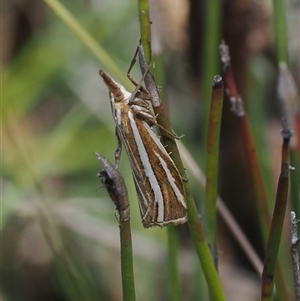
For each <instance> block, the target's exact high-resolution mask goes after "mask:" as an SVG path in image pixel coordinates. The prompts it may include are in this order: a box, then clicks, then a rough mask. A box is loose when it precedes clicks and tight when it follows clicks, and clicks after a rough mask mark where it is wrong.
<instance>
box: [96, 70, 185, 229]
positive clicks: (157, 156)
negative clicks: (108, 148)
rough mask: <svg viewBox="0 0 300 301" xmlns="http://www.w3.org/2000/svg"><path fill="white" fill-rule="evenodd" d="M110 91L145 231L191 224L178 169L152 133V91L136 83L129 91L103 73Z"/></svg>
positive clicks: (154, 120)
mask: <svg viewBox="0 0 300 301" xmlns="http://www.w3.org/2000/svg"><path fill="white" fill-rule="evenodd" d="M99 73H100V75H101V77H102V78H103V80H104V82H105V84H106V86H107V88H108V90H109V97H110V103H111V110H112V115H113V118H114V120H115V123H116V135H117V137H118V140H119V147H118V149H117V150H116V153H115V158H116V166H118V162H119V160H120V155H121V147H122V146H121V144H123V146H124V147H125V150H126V152H127V155H128V158H129V161H130V165H131V169H132V174H133V180H134V184H135V188H136V191H137V196H138V200H139V208H140V213H141V217H142V223H143V226H144V227H145V228H149V227H152V226H160V227H163V226H166V225H168V224H173V225H178V224H183V223H185V222H186V221H187V205H186V197H185V191H184V187H183V182H182V178H181V176H180V174H179V171H178V169H177V167H176V166H175V164H174V162H173V161H172V159H171V158H170V156H169V154H168V153H167V151H166V150H165V148H164V147H163V145H162V143H161V142H160V140H159V139H158V137H157V135H156V134H155V133H154V131H153V130H152V127H153V126H154V125H157V121H156V116H155V115H154V114H153V112H152V111H151V107H150V105H149V103H148V101H149V100H151V95H150V94H149V92H148V91H147V90H146V89H145V88H143V87H142V86H139V85H137V83H135V82H134V83H135V84H136V86H137V88H136V90H135V91H134V92H133V93H131V92H128V91H127V90H126V89H125V88H124V87H123V86H122V85H120V84H119V83H117V82H116V81H114V80H113V79H112V78H111V77H110V76H109V75H108V74H107V73H105V72H104V71H102V70H100V72H99Z"/></svg>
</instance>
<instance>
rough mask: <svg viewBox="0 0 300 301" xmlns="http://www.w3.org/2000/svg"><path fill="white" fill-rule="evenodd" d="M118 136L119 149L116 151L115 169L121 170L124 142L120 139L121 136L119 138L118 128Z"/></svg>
mask: <svg viewBox="0 0 300 301" xmlns="http://www.w3.org/2000/svg"><path fill="white" fill-rule="evenodd" d="M116 136H117V139H118V147H117V149H116V150H115V167H116V169H118V168H119V163H120V159H121V154H122V141H121V139H120V136H119V133H118V130H117V128H116Z"/></svg>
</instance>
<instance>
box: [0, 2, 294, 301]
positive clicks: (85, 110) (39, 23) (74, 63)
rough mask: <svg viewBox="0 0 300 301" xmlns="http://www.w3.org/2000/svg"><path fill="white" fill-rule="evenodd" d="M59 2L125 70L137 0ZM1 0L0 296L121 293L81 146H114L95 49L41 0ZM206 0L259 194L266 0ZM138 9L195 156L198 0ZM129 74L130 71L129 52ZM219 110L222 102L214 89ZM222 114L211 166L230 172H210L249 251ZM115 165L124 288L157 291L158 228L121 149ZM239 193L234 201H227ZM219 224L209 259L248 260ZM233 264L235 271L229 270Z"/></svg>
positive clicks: (266, 132) (153, 295)
mask: <svg viewBox="0 0 300 301" xmlns="http://www.w3.org/2000/svg"><path fill="white" fill-rule="evenodd" d="M62 3H63V4H64V5H65V6H66V7H67V8H68V10H70V12H71V13H72V14H73V15H74V16H75V17H76V19H77V20H78V21H79V22H80V23H81V24H82V25H83V26H84V28H86V29H87V31H88V32H89V33H90V34H91V35H92V36H93V37H94V38H95V39H96V41H98V43H99V44H100V45H101V46H102V47H103V48H104V49H105V50H106V51H107V52H108V54H109V55H110V56H111V58H112V59H113V60H114V61H115V63H116V64H117V65H118V66H119V67H120V68H121V69H122V70H123V71H124V74H126V71H127V69H128V67H129V64H130V61H131V59H132V57H133V54H134V51H135V49H136V46H137V44H138V41H139V20H138V9H137V2H136V1H116V0H113V1H112V0H102V1H80V0H77V1H71V0H64V1H62ZM1 5H2V10H1V22H2V43H1V50H2V62H1V63H2V76H1V77H2V78H1V83H2V86H1V90H2V92H1V104H2V107H1V109H2V120H1V131H2V142H1V151H2V160H1V161H2V162H1V163H2V164H1V166H2V174H1V196H2V202H1V204H2V205H1V218H2V223H1V261H2V265H1V275H2V279H1V293H2V297H1V298H2V299H1V300H2V301H15V300H16V301H17V300H18V301H23V300H30V301H34V300H44V301H48V300H72V301H73V300H74V301H76V300H81V301H82V300H105V301H110V300H112V301H115V300H122V295H121V294H122V290H121V276H120V259H119V258H120V254H119V230H118V223H117V221H116V218H115V216H114V205H113V203H112V202H111V201H110V200H109V198H108V197H107V194H106V191H105V189H104V188H103V187H102V186H101V184H100V181H99V179H98V178H97V177H96V174H97V172H99V171H100V170H101V168H102V167H101V166H100V164H99V162H98V161H97V160H96V158H95V156H94V151H98V152H100V153H101V154H102V155H104V156H105V157H107V158H108V159H109V160H110V161H113V159H114V150H115V148H116V146H117V140H116V138H115V136H114V122H113V119H112V117H111V112H110V104H109V98H108V91H107V89H106V87H105V86H104V84H103V83H102V80H101V78H100V77H99V75H98V70H99V69H101V68H104V67H103V63H102V62H99V60H98V59H97V58H96V57H95V56H94V55H93V54H91V52H90V51H89V50H88V49H87V48H86V47H85V46H84V45H83V44H82V43H81V41H80V40H79V39H78V38H77V37H76V36H75V35H74V34H73V33H72V32H71V31H70V29H69V28H67V26H66V25H65V24H64V23H63V22H62V21H61V20H60V19H59V18H58V17H57V15H55V14H54V13H53V12H52V11H51V9H50V8H49V7H48V6H47V5H46V4H45V3H44V2H42V1H39V0H23V1H9V0H4V1H2V2H1ZM220 9H222V10H223V13H222V17H221V20H220V23H221V30H220V38H222V37H225V39H226V42H227V43H228V44H229V46H230V50H231V56H232V59H233V68H234V70H235V71H236V78H237V83H238V85H239V88H240V92H241V93H242V95H243V96H244V98H245V101H246V106H247V108H248V110H249V114H250V118H251V121H252V122H253V130H254V133H255V134H256V136H255V137H256V139H257V142H258V144H260V147H261V149H262V151H261V152H259V155H260V159H261V160H262V164H263V166H264V167H263V168H264V173H265V178H266V182H267V183H269V184H268V185H269V188H270V189H269V194H270V196H274V186H275V183H276V180H277V176H278V173H279V168H280V166H279V165H276V163H278V161H277V160H278V156H280V146H279V145H280V143H281V137H280V135H278V131H279V130H280V120H279V118H278V116H277V109H276V105H275V104H274V98H275V84H276V65H275V60H274V50H273V46H272V43H273V41H272V39H273V36H272V34H271V31H272V24H271V9H270V3H269V1H261V2H260V3H256V2H249V1H224V2H222V8H220ZM297 12H298V13H299V1H290V2H289V6H288V14H289V16H290V18H289V22H290V24H295V22H296V23H297V22H298V23H297V24H298V29H299V20H298V19H297ZM298 17H299V16H298ZM152 21H153V50H154V51H155V52H156V53H157V52H160V51H161V52H160V53H162V57H163V65H164V68H165V78H166V80H165V82H164V86H163V88H162V89H163V91H164V92H166V91H167V93H168V101H169V103H168V108H169V110H170V116H171V122H172V126H173V128H174V129H175V132H177V133H179V134H181V133H184V134H185V137H184V138H183V139H182V142H183V143H184V144H185V145H186V146H187V147H188V149H189V150H190V151H191V153H192V154H193V155H194V156H195V158H196V160H197V161H198V162H200V163H201V164H203V168H204V167H205V156H204V152H203V146H202V145H203V139H204V138H203V137H204V136H205V135H204V134H203V132H202V130H201V129H202V128H203V126H204V123H205V116H204V113H203V111H205V110H203V108H204V107H205V105H204V100H203V95H205V93H204V92H203V89H204V88H203V86H204V85H205V82H206V81H207V79H204V78H203V76H204V74H205V69H204V66H205V56H204V54H205V51H204V50H203V49H204V48H205V45H204V42H203V41H204V36H205V30H204V24H205V6H204V5H203V4H200V3H195V2H194V1H190V2H189V1H184V0H181V1H174V2H172V1H163V0H162V1H156V2H155V6H154V9H153V14H152ZM296 27H297V26H293V27H290V40H291V44H290V45H289V46H290V53H291V69H292V71H294V73H295V75H296V76H298V78H297V77H296V82H297V79H298V82H299V56H298V55H299V31H297V29H296ZM297 34H298V37H297ZM213 51H216V52H217V51H218V50H217V49H214V50H213ZM297 54H298V55H297ZM215 65H216V66H215V67H214V68H215V70H210V72H218V73H220V72H221V71H220V70H219V68H220V67H218V66H219V61H218V59H217V61H216V64H215ZM106 71H107V72H110V70H106ZM111 75H112V76H113V75H114V74H111ZM132 75H133V77H134V78H136V79H139V78H140V73H139V70H138V66H136V67H135V68H134V70H133V72H132ZM208 82H211V80H210V79H208ZM123 84H126V85H127V86H129V87H130V84H129V83H128V82H127V83H123ZM159 84H160V83H159ZM225 110H227V111H226V112H227V113H226V114H231V113H230V112H229V104H228V103H227V104H226V105H225V108H224V111H225ZM231 123H232V121H230V119H228V117H227V118H226V117H224V121H223V128H222V133H223V134H222V135H223V138H222V142H221V147H222V167H221V172H222V173H223V175H226V174H227V172H228V171H229V170H230V171H231V172H232V173H234V174H233V175H232V177H231V176H230V177H229V176H228V177H223V178H222V177H221V183H220V191H221V192H222V196H224V199H225V200H226V199H227V200H229V201H228V205H229V207H230V206H231V208H233V212H234V213H235V214H237V215H239V212H243V211H244V213H245V208H246V210H247V214H246V217H245V216H243V217H242V218H240V219H241V220H240V222H241V224H242V226H243V227H244V230H245V232H246V233H247V235H248V236H249V238H250V239H251V240H252V241H254V245H255V247H256V248H257V250H258V252H261V250H262V246H261V243H260V238H259V237H260V236H259V234H258V233H257V232H256V231H258V230H257V229H258V225H255V224H253V220H255V214H256V212H255V210H254V209H253V204H251V201H249V202H248V201H247V200H249V199H251V193H250V194H248V191H250V192H251V187H249V184H248V182H247V174H246V175H245V174H244V171H243V169H242V168H243V165H241V164H240V163H239V161H238V160H239V156H238V155H237V154H238V153H239V147H240V146H239V141H238V139H237V138H236V137H235V130H232V124H231ZM262 126H264V128H263V131H262V130H261V129H262ZM277 146H279V148H278V149H277ZM272 150H273V151H272ZM240 159H241V161H242V162H243V158H240ZM274 162H275V164H273V163H274ZM233 166H234V168H233ZM235 168H236V169H235ZM120 171H121V173H122V175H123V176H124V178H125V180H126V184H127V187H128V190H129V195H130V201H131V221H132V228H133V252H134V255H135V257H134V268H135V275H136V277H135V281H136V291H137V300H143V301H147V300H149V301H150V300H166V296H167V292H166V289H165V287H166V283H167V279H166V275H167V271H166V268H165V264H166V260H167V259H166V238H167V236H166V232H165V230H164V229H156V228H155V229H150V230H144V229H143V227H142V224H141V222H140V214H139V210H138V205H137V201H136V195H135V191H134V186H133V183H132V178H131V172H130V168H129V164H128V160H127V158H126V155H125V154H123V155H122V160H121V166H120ZM272 174H273V175H274V177H273V176H272ZM241 175H243V177H245V178H243V179H241V177H240V176H241ZM240 179H241V181H242V183H240ZM190 182H191V185H192V188H193V192H194V195H195V198H196V199H197V200H198V201H199V203H200V201H201V196H202V194H203V191H202V189H201V188H200V189H199V187H198V185H197V184H196V181H195V180H194V179H193V178H191V179H190ZM240 186H241V187H240ZM236 187H239V189H236ZM241 196H243V203H242V204H240V203H239V202H238V201H237V203H235V200H240V199H241ZM244 197H245V198H244ZM231 202H232V203H231ZM199 208H201V205H200V204H199ZM220 223H221V226H223V224H222V221H220ZM180 231H182V236H183V240H182V241H183V246H184V247H183V251H182V253H181V255H180V256H181V257H180V258H181V261H180V267H181V269H182V271H183V275H184V295H185V296H186V299H185V300H193V296H194V294H196V292H197V290H199V284H198V280H199V279H198V278H197V281H196V282H195V277H196V276H195V275H198V274H197V273H198V272H197V271H198V266H197V268H196V267H195V266H194V263H195V262H197V259H196V258H195V254H194V252H193V250H192V248H191V241H190V239H188V238H184V237H185V233H186V229H185V228H184V227H183V228H182V229H181V230H180ZM220 236H221V238H220V244H221V252H224V254H225V253H226V255H224V256H223V261H224V262H225V263H229V265H232V266H235V265H237V266H242V267H243V269H249V264H248V263H247V261H246V262H245V258H244V257H243V255H242V254H241V251H240V249H239V248H237V247H236V245H235V243H232V244H231V243H230V242H231V236H230V234H229V233H228V231H227V230H226V229H222V231H221V235H220ZM257 238H258V239H257ZM255 242H256V243H255ZM221 261H222V260H221ZM224 269H225V268H224ZM252 272H253V271H252V270H251V268H250V273H252ZM244 273H246V272H245V271H243V272H241V273H240V274H239V273H238V274H237V275H238V277H239V278H238V279H240V281H241V283H242V280H241V279H242V276H241V275H244ZM247 273H249V272H247ZM227 275H228V274H227ZM245 275H246V274H245ZM247 275H248V274H247ZM197 277H198V276H197ZM247 277H248V276H245V279H247V280H246V282H247V281H248V282H247V283H248V288H249V287H250V288H252V286H251V285H253V287H254V288H255V289H252V291H254V292H255V290H256V289H257V288H258V284H257V283H258V278H257V277H256V278H255V277H254V278H255V279H254V280H253V276H249V277H250V278H247ZM251 277H252V278H251ZM193 279H194V280H193ZM232 279H234V277H233V276H232ZM243 279H244V278H243ZM249 279H251V280H249ZM192 280H193V281H192ZM252 280H253V284H252ZM199 283H200V281H199ZM249 283H251V284H250V285H249ZM246 289H247V285H246ZM235 290H236V288H235ZM203 291H205V289H204V288H203ZM227 291H228V292H230V284H228V285H227ZM198 293H199V292H198ZM258 293H259V289H258ZM243 295H245V292H244V293H243ZM246 295H247V293H246ZM248 295H249V300H255V299H251V293H250V292H249V293H248ZM234 297H236V298H237V299H236V300H239V299H238V298H239V295H238V294H237V293H235V294H233V297H232V298H231V299H230V298H229V299H228V300H235V299H233V298H234ZM253 298H255V297H253ZM244 300H246V299H244Z"/></svg>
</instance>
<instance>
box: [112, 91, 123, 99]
mask: <svg viewBox="0 0 300 301" xmlns="http://www.w3.org/2000/svg"><path fill="white" fill-rule="evenodd" d="M114 96H115V100H116V101H121V100H122V99H123V97H124V95H123V93H122V92H121V91H117V92H116V93H115V95H114Z"/></svg>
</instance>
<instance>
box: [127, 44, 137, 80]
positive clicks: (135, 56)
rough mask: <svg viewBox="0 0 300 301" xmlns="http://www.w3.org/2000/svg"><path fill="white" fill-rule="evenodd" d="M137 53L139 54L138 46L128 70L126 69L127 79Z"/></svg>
mask: <svg viewBox="0 0 300 301" xmlns="http://www.w3.org/2000/svg"><path fill="white" fill-rule="evenodd" d="M138 52H139V46H137V47H136V50H135V53H134V55H133V58H132V60H131V62H130V65H129V68H128V71H127V77H128V74H130V72H131V69H132V68H133V66H134V65H135V63H136V57H137V54H138ZM128 78H129V77H128Z"/></svg>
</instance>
